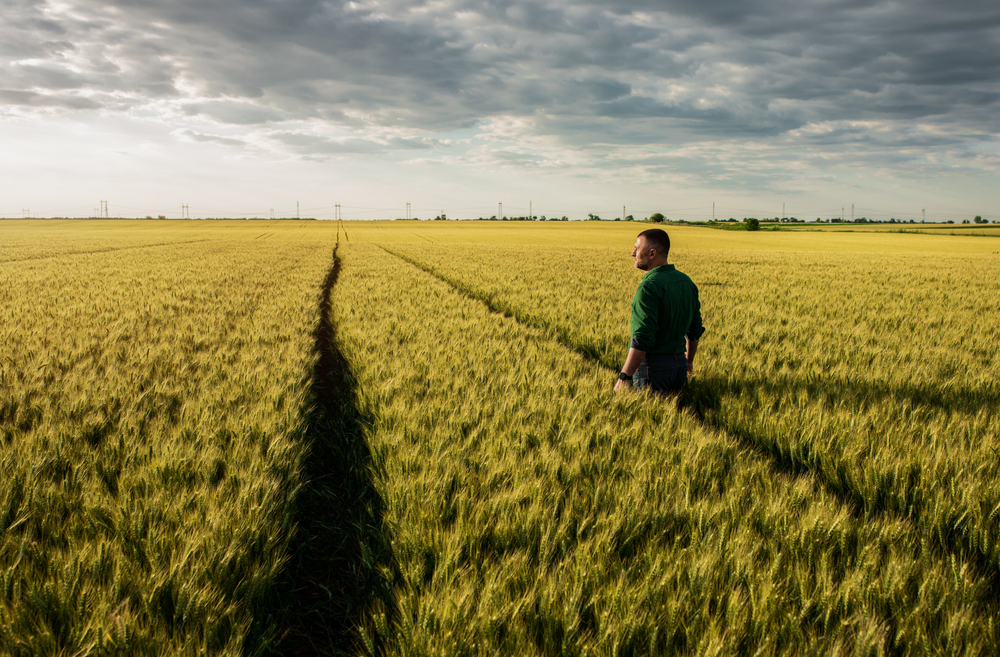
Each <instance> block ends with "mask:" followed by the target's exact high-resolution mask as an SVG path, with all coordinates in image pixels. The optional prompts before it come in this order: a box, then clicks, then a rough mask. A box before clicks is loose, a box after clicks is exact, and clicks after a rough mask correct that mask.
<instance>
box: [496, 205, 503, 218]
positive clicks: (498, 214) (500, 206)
mask: <svg viewBox="0 0 1000 657" xmlns="http://www.w3.org/2000/svg"><path fill="white" fill-rule="evenodd" d="M497 206H498V207H499V210H497V219H503V203H497Z"/></svg>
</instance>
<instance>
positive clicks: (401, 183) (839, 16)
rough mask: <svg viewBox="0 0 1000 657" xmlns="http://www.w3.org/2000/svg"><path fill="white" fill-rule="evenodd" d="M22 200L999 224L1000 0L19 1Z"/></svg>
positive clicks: (137, 210) (4, 113) (9, 23)
mask: <svg viewBox="0 0 1000 657" xmlns="http://www.w3.org/2000/svg"><path fill="white" fill-rule="evenodd" d="M0 8H2V13H0V144H2V153H3V157H0V215H2V216H22V215H24V214H28V213H30V214H32V215H35V216H51V215H68V216H86V215H89V214H93V213H94V212H95V211H96V210H95V209H96V208H97V207H98V206H99V204H100V201H101V200H107V201H108V208H109V211H110V213H111V215H112V216H115V215H118V214H121V215H127V216H136V215H140V216H145V215H147V214H151V215H157V214H165V215H167V216H179V215H180V213H181V205H182V204H187V205H188V206H189V208H190V213H191V215H192V216H224V215H228V216H269V214H270V212H271V211H272V210H273V211H274V213H275V214H276V215H278V216H289V215H290V216H294V214H295V208H296V202H298V203H299V204H300V211H301V213H302V215H303V216H317V217H332V216H333V213H334V209H333V206H334V204H335V203H340V204H341V205H342V207H343V210H342V214H343V216H344V218H345V219H355V218H356V219H373V218H387V217H395V216H403V215H404V214H405V206H406V203H407V202H410V203H412V214H413V215H416V216H418V217H421V218H424V217H429V216H432V215H434V214H437V213H440V212H442V211H445V212H446V213H447V214H448V215H449V216H450V217H463V218H464V217H477V216H489V215H490V214H495V213H496V212H497V204H498V203H503V204H504V205H503V209H504V214H510V215H518V214H527V212H528V207H529V202H530V203H531V207H532V209H533V211H534V213H535V214H547V215H549V216H552V215H556V216H559V215H563V214H565V215H569V216H570V217H571V218H580V217H583V216H585V215H586V214H587V213H588V212H593V213H596V214H599V215H601V216H603V217H606V218H613V217H614V216H618V215H620V214H621V208H622V206H623V205H625V206H626V213H627V214H634V215H635V216H637V217H642V216H646V215H648V214H650V213H652V212H655V211H661V212H663V213H665V214H667V215H668V216H670V217H674V218H689V219H705V218H710V217H711V213H712V204H713V203H714V204H715V205H716V214H717V215H718V216H725V217H728V216H736V217H737V218H742V217H743V216H774V215H778V214H780V213H781V208H782V204H785V207H786V214H787V215H790V216H798V217H805V218H810V219H813V218H815V217H816V216H824V217H830V216H837V215H839V214H840V212H841V209H842V208H844V209H845V210H844V212H845V214H848V215H849V214H850V208H851V204H852V203H853V204H855V208H856V210H855V211H856V213H857V215H858V216H861V215H866V216H872V217H885V218H888V217H889V216H890V215H891V216H896V217H904V218H912V217H916V218H917V219H918V220H919V218H920V216H921V211H922V210H923V209H926V212H927V219H928V220H934V219H936V220H941V219H944V218H953V219H959V218H964V217H966V216H967V215H968V216H970V217H971V216H972V215H973V214H982V215H984V216H987V217H990V218H996V219H1000V175H998V172H1000V147H998V141H997V135H998V132H1000V3H998V2H996V0H989V1H983V2H979V1H964V2H963V1H959V2H953V3H944V2H940V0H935V1H933V2H932V1H929V0H908V1H907V2H881V1H876V2H860V1H851V0H846V1H841V0H827V1H822V2H816V1H810V0H772V1H770V2H761V1H760V0H719V1H717V2H705V1H703V0H698V1H696V0H660V1H657V2H653V1H651V0H632V1H620V2H612V3H596V2H595V3H588V2H572V1H566V0H557V1H550V2H532V1H530V0H509V1H506V2H486V1H483V0H441V1H434V2H402V1H397V0H364V1H360V2H339V1H337V2H331V1H325V0H120V1H108V2H98V1H90V0H61V1H44V0H42V1H38V0H0Z"/></svg>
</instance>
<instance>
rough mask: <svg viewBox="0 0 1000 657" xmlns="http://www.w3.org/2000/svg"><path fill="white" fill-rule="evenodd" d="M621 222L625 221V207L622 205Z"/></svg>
mask: <svg viewBox="0 0 1000 657" xmlns="http://www.w3.org/2000/svg"><path fill="white" fill-rule="evenodd" d="M622 221H625V206H624V205H622Z"/></svg>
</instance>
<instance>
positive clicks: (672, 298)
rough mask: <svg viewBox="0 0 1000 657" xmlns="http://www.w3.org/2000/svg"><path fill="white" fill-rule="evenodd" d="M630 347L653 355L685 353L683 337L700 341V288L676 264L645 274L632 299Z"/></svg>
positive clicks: (662, 266)
mask: <svg viewBox="0 0 1000 657" xmlns="http://www.w3.org/2000/svg"><path fill="white" fill-rule="evenodd" d="M631 329H632V343H631V346H632V347H635V348H636V349H639V350H641V351H645V352H647V353H651V354H682V353H684V352H685V350H686V345H685V343H684V338H685V337H687V338H689V339H691V340H697V339H698V338H700V337H701V334H702V333H704V332H705V327H704V326H702V325H701V303H700V302H699V301H698V287H697V286H696V285H695V284H694V281H692V280H691V279H690V278H688V277H687V275H686V274H682V273H681V272H679V271H677V270H676V269H674V266H673V265H660V266H659V267H654V268H653V269H650V270H649V271H648V272H646V274H645V275H644V276H643V277H642V282H640V283H639V288H638V289H637V290H636V291H635V297H634V298H633V299H632V323H631Z"/></svg>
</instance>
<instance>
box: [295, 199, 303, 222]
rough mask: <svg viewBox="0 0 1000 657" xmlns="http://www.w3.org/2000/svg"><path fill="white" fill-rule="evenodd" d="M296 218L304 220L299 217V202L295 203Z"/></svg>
mask: <svg viewBox="0 0 1000 657" xmlns="http://www.w3.org/2000/svg"><path fill="white" fill-rule="evenodd" d="M295 218H296V219H301V218H302V217H300V216H299V202H298V201H295Z"/></svg>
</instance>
